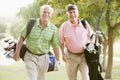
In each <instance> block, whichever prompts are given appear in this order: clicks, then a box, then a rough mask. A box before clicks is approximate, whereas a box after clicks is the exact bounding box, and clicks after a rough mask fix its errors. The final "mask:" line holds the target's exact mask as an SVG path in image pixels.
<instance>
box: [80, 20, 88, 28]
mask: <svg viewBox="0 0 120 80" xmlns="http://www.w3.org/2000/svg"><path fill="white" fill-rule="evenodd" d="M81 23H82V25H83V27H84V28H85V29H87V28H86V23H85V19H81Z"/></svg>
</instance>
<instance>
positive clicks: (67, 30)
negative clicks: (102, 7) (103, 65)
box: [60, 21, 93, 53]
mask: <svg viewBox="0 0 120 80" xmlns="http://www.w3.org/2000/svg"><path fill="white" fill-rule="evenodd" d="M86 27H87V29H85V28H84V27H83V26H82V23H81V22H80V23H79V24H78V25H76V26H75V25H74V26H73V24H72V23H71V22H70V21H66V22H64V23H63V24H62V25H61V27H60V42H61V43H62V44H64V45H65V47H66V48H67V49H68V50H69V51H71V52H73V53H82V52H83V47H84V46H85V44H86V43H87V41H88V37H90V36H91V35H92V34H93V30H92V29H91V27H90V26H89V24H88V22H87V21H86Z"/></svg>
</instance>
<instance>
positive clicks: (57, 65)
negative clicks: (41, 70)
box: [54, 61, 60, 71]
mask: <svg viewBox="0 0 120 80" xmlns="http://www.w3.org/2000/svg"><path fill="white" fill-rule="evenodd" d="M59 67H60V62H59V61H56V62H55V69H54V71H58V70H59Z"/></svg>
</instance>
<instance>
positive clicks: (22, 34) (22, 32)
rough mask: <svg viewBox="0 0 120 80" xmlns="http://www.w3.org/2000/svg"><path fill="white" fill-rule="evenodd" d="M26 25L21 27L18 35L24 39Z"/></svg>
mask: <svg viewBox="0 0 120 80" xmlns="http://www.w3.org/2000/svg"><path fill="white" fill-rule="evenodd" d="M26 30H27V29H26V25H25V26H24V27H23V29H22V31H21V32H20V36H22V37H23V38H24V39H25V37H26Z"/></svg>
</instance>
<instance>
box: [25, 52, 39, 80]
mask: <svg viewBox="0 0 120 80" xmlns="http://www.w3.org/2000/svg"><path fill="white" fill-rule="evenodd" d="M35 61H36V59H35V58H33V56H32V55H31V54H30V53H29V52H26V54H25V56H24V62H25V67H26V70H27V74H28V79H29V80H37V66H36V63H35Z"/></svg>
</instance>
